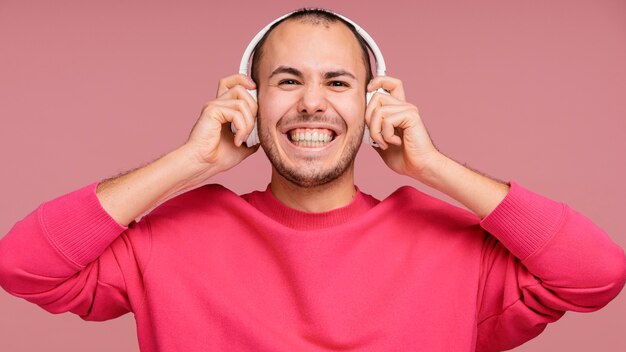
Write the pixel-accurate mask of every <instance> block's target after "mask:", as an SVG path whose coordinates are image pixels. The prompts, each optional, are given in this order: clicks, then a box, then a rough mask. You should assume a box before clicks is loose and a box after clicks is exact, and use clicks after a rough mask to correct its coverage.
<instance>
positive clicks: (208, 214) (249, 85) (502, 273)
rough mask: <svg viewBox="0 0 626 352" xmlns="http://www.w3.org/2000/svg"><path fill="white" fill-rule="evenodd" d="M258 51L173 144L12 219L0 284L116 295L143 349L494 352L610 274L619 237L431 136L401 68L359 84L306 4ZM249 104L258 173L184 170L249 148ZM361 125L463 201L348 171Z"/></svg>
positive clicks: (90, 301)
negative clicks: (242, 180) (216, 181)
mask: <svg viewBox="0 0 626 352" xmlns="http://www.w3.org/2000/svg"><path fill="white" fill-rule="evenodd" d="M257 50H258V51H259V52H260V54H259V55H258V56H257V58H258V59H259V60H258V61H256V62H254V63H253V65H254V67H256V71H254V72H255V73H254V74H253V76H254V77H255V81H253V80H250V79H248V78H247V77H245V76H243V75H234V76H230V77H227V78H225V79H223V80H221V81H220V83H219V87H218V93H217V98H216V99H215V100H213V101H211V102H209V103H207V104H206V106H205V107H204V109H203V110H202V113H201V116H200V117H199V119H198V121H197V122H196V124H195V125H194V127H193V129H192V131H191V133H190V135H189V138H188V140H187V142H186V143H185V144H184V145H183V146H181V147H179V148H177V149H176V150H174V151H172V152H170V153H169V154H167V155H165V156H164V157H162V158H161V159H159V160H157V161H155V162H153V163H151V164H149V165H147V166H145V167H143V168H140V169H137V170H134V171H132V172H129V173H127V174H125V175H122V176H119V177H116V178H113V179H109V180H105V181H103V182H96V183H93V184H91V185H89V186H87V187H84V188H82V189H79V190H77V191H75V192H72V193H70V194H67V195H65V196H62V197H59V198H57V199H55V200H53V201H50V202H47V203H44V204H42V205H41V206H40V207H39V208H38V209H37V210H36V211H34V212H33V213H31V214H30V215H28V216H27V217H26V218H24V219H23V220H22V221H20V222H18V223H17V224H16V225H15V226H14V227H13V229H11V232H10V233H9V234H8V235H7V236H5V238H3V239H2V241H0V284H2V286H3V287H4V288H5V289H6V290H7V291H8V292H10V293H12V294H14V295H16V296H20V297H24V298H26V299H28V300H29V301H32V302H34V303H37V304H39V305H40V306H42V307H43V308H44V309H46V310H48V311H51V312H55V313H58V312H64V311H71V312H74V313H76V314H78V315H80V316H81V317H82V318H84V319H87V320H105V319H111V318H115V317H117V316H119V315H122V314H125V313H127V312H129V311H132V312H133V313H134V314H135V318H136V320H137V331H138V337H139V344H140V347H141V349H142V350H145V351H155V350H159V351H205V350H230V351H233V350H237V351H239V350H242V351H243V350H245V351H250V350H254V351H257V350H258V351H323V350H340V349H341V350H354V351H391V350H403V351H416V350H419V351H466V350H478V351H492V350H502V349H509V348H512V347H514V346H517V345H519V344H521V343H523V342H524V341H526V340H528V339H530V338H532V337H534V336H536V335H537V334H539V333H540V332H541V331H542V330H543V329H544V327H545V325H546V324H547V323H549V322H553V321H555V320H557V319H558V318H559V317H561V316H562V314H563V313H564V312H565V311H566V310H576V311H593V310H597V309H599V308H601V307H602V306H604V305H606V304H607V303H608V302H609V301H610V300H611V299H612V298H614V297H615V296H616V295H617V294H618V293H619V292H620V290H621V288H622V287H623V285H624V282H625V280H626V258H625V257H624V252H623V250H622V249H621V248H619V247H618V246H617V245H615V244H614V243H612V242H611V241H610V239H609V238H608V236H607V235H606V234H605V233H604V232H603V231H602V230H601V229H599V228H598V227H597V226H595V225H594V224H592V223H591V222H590V221H589V220H588V219H586V218H584V217H583V216H582V215H580V214H578V213H576V212H575V211H573V210H572V209H570V208H569V207H567V206H566V205H565V204H562V203H557V202H554V201H551V200H549V199H546V198H544V197H542V196H540V195H537V194H534V193H532V192H530V191H528V190H525V189H524V188H522V187H521V186H519V185H517V184H515V183H514V182H511V183H509V184H506V183H503V182H499V181H496V180H493V179H490V178H488V177H486V176H483V175H481V174H478V173H476V172H474V171H472V170H469V169H467V168H465V167H463V166H461V165H459V164H458V163H456V162H454V161H453V160H451V159H449V158H447V157H446V156H445V155H443V154H441V153H440V152H439V151H438V150H437V149H436V148H435V147H434V146H433V144H432V142H431V140H430V137H429V135H428V133H427V131H426V129H425V127H424V125H423V123H422V121H421V119H420V116H419V113H418V110H417V108H416V107H415V106H414V105H412V104H410V103H408V102H406V100H405V95H404V91H403V87H402V83H401V81H399V80H398V79H394V78H391V77H376V78H374V79H372V80H371V82H369V84H367V83H368V79H367V77H368V70H370V67H369V65H368V63H367V60H364V53H363V48H362V47H361V46H360V45H359V43H358V40H356V37H355V35H354V32H353V31H352V30H350V29H349V27H348V26H347V25H346V24H345V23H344V22H341V21H339V20H337V18H335V17H333V16H332V15H329V14H327V13H325V12H323V11H308V10H304V11H301V12H299V13H298V14H297V15H294V16H292V17H290V18H289V19H287V20H285V21H283V22H282V23H280V24H279V25H278V26H276V27H275V28H274V30H273V31H272V32H270V34H269V35H268V36H267V38H266V41H265V42H264V44H263V46H262V47H261V48H258V49H257ZM365 55H366V54H365ZM381 87H382V88H384V89H386V90H387V91H389V95H384V94H375V95H374V97H373V98H372V101H371V102H370V104H368V105H367V107H366V104H365V92H366V91H375V90H376V89H378V88H381ZM253 88H256V89H257V90H258V101H259V104H258V106H257V104H256V103H255V101H254V99H253V98H252V97H251V96H250V95H249V94H248V92H246V89H253ZM257 115H258V128H259V137H260V141H261V146H262V147H263V149H264V151H265V153H266V154H267V156H268V158H269V160H270V162H271V164H272V178H271V183H270V185H269V186H268V189H266V190H265V191H264V192H252V193H250V194H246V195H242V196H238V195H236V194H234V193H232V192H230V191H229V190H227V189H225V188H223V187H221V186H219V185H206V186H203V187H199V186H200V185H203V184H205V183H206V182H207V180H210V179H211V177H212V176H213V175H215V174H217V173H219V172H222V171H225V170H228V169H230V168H232V167H234V166H236V165H237V164H238V163H239V162H241V161H242V160H243V159H245V158H246V157H248V156H249V155H251V154H252V153H254V152H256V151H257V150H258V146H256V147H252V148H248V147H247V146H245V145H242V141H244V140H245V139H246V136H247V135H248V134H250V133H251V131H252V129H253V126H254V121H255V118H254V116H257ZM230 123H233V124H234V125H235V127H236V128H237V133H236V134H235V135H234V136H233V134H232V133H231V132H230V128H229V127H228V126H229V124H230ZM365 124H367V126H368V127H369V130H370V133H371V136H372V138H373V139H374V140H375V141H376V142H377V143H378V144H379V145H380V146H381V148H380V149H377V151H378V152H379V154H380V155H381V157H382V158H383V160H384V161H385V163H386V164H387V165H388V166H389V167H390V168H391V169H392V170H394V171H396V172H398V173H400V174H403V175H407V176H410V177H412V178H414V179H416V180H417V181H418V182H421V183H424V184H426V185H428V186H430V187H433V188H435V189H438V190H439V191H441V192H443V193H445V194H448V195H449V196H451V197H452V198H454V199H456V200H458V201H459V202H461V203H462V204H464V205H465V206H466V207H467V208H468V209H469V210H470V211H471V212H473V214H472V213H470V212H468V211H465V210H462V209H459V208H457V207H454V206H451V205H448V204H446V203H444V202H442V201H440V200H437V199H434V198H432V197H429V196H427V195H425V194H423V193H420V192H418V191H417V190H415V189H413V188H410V187H403V188H401V189H399V190H398V191H396V192H394V193H393V194H392V195H391V196H390V197H388V198H387V199H385V200H383V201H379V200H377V199H374V198H373V197H371V196H369V195H367V194H365V193H363V192H361V191H360V190H359V189H358V188H356V187H355V184H354V159H355V155H356V153H357V151H358V149H359V146H360V144H361V139H362V135H363V130H364V126H365ZM307 134H308V135H307ZM313 135H317V141H313V139H314V138H311V139H309V138H308V137H309V136H313ZM320 137H321V138H320ZM177 194H178V195H179V196H177V197H175V198H172V199H170V200H168V201H167V202H165V203H163V204H161V205H160V206H158V207H157V208H156V209H154V210H153V211H151V212H150V213H149V214H148V215H146V216H144V217H143V218H142V219H141V220H139V221H136V220H135V219H136V218H137V217H138V216H139V215H141V214H142V213H144V212H145V211H147V210H148V209H151V208H153V207H154V206H155V205H158V204H160V203H162V202H163V201H164V200H166V199H168V198H170V197H171V196H173V195H177Z"/></svg>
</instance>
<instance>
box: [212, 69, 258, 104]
mask: <svg viewBox="0 0 626 352" xmlns="http://www.w3.org/2000/svg"><path fill="white" fill-rule="evenodd" d="M236 85H241V86H243V87H245V88H246V89H256V84H255V83H254V81H253V80H252V78H251V77H249V76H246V75H244V74H241V73H238V74H235V75H232V76H228V77H225V78H222V79H220V81H219V82H218V83H217V95H216V96H215V97H216V98H219V97H220V96H221V95H222V94H224V93H225V92H226V91H228V90H229V89H231V88H233V87H234V86H236Z"/></svg>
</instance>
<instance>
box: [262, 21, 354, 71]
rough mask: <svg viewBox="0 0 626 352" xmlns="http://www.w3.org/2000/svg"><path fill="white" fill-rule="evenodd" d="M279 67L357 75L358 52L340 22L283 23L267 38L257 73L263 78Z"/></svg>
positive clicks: (350, 36) (352, 38) (352, 39)
mask: <svg viewBox="0 0 626 352" xmlns="http://www.w3.org/2000/svg"><path fill="white" fill-rule="evenodd" d="M281 65H286V66H291V67H298V68H300V69H301V70H302V71H306V70H320V71H322V70H326V69H337V68H343V69H346V70H351V71H353V72H354V73H355V74H356V75H360V74H361V72H360V71H361V69H360V68H361V66H363V60H362V49H361V47H360V45H359V42H358V41H357V39H356V38H355V36H354V34H353V33H352V31H350V29H348V27H347V26H346V25H344V24H343V23H342V22H333V23H327V24H324V23H319V24H311V23H306V22H304V23H303V22H298V21H297V20H286V21H284V22H282V23H281V24H279V25H278V26H277V27H276V28H275V29H274V30H273V31H272V32H271V33H270V34H269V36H268V37H267V39H266V42H265V45H264V48H263V58H262V60H261V63H260V66H261V67H259V69H260V71H261V72H262V74H263V75H267V73H268V72H271V71H272V70H274V69H275V68H276V67H278V66H281Z"/></svg>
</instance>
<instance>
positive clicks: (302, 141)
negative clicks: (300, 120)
mask: <svg viewBox="0 0 626 352" xmlns="http://www.w3.org/2000/svg"><path fill="white" fill-rule="evenodd" d="M287 136H288V137H289V141H291V143H292V144H294V145H296V146H298V147H304V148H320V147H324V146H326V145H328V144H329V143H330V142H332V141H333V140H334V139H335V136H336V134H335V132H334V131H332V130H329V129H325V128H295V129H293V130H289V131H288V132H287Z"/></svg>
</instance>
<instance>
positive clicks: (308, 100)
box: [298, 83, 328, 115]
mask: <svg viewBox="0 0 626 352" xmlns="http://www.w3.org/2000/svg"><path fill="white" fill-rule="evenodd" d="M327 104H328V102H327V101H326V95H325V91H324V87H322V84H317V83H314V84H309V85H307V86H306V87H305V88H304V89H303V93H302V97H300V101H298V111H299V112H300V113H302V114H308V115H310V114H315V113H316V112H324V111H326V105H327Z"/></svg>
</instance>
